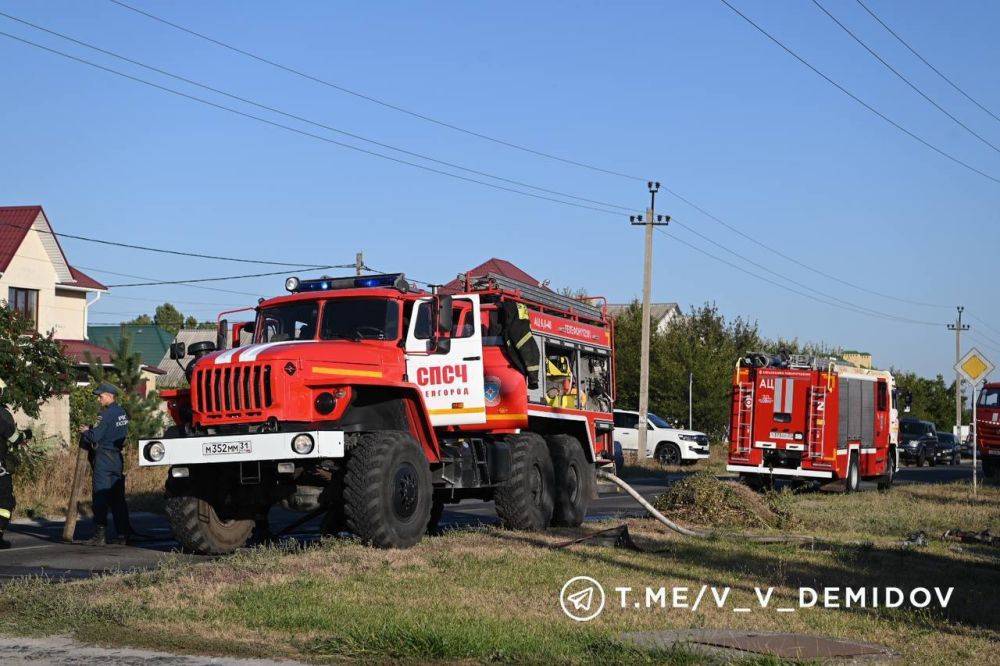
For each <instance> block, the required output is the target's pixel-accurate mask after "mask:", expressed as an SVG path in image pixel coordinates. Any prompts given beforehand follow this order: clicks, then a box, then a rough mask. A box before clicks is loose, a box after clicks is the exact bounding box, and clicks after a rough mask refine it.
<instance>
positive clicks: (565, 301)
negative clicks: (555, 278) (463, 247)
mask: <svg viewBox="0 0 1000 666" xmlns="http://www.w3.org/2000/svg"><path fill="white" fill-rule="evenodd" d="M489 283H493V284H495V285H496V286H497V287H499V288H500V289H503V290H504V291H520V292H521V293H522V294H524V297H525V298H527V299H528V300H530V301H534V302H536V303H540V304H541V305H545V306H548V307H550V308H554V309H556V310H568V311H570V312H574V313H576V314H578V315H582V316H584V317H587V318H589V319H596V320H598V321H601V320H603V319H604V311H603V309H602V308H599V307H597V306H596V305H591V304H590V303H586V302H584V301H581V300H578V299H576V298H573V297H572V296H563V295H562V294H557V293H556V292H554V291H552V290H551V289H546V288H545V287H539V286H537V285H532V284H528V283H527V282H521V281H520V280H515V279H513V278H509V277H506V276H504V275H498V274H496V273H487V274H486V275H484V276H481V277H478V278H474V279H473V282H472V284H473V286H474V287H475V288H478V289H483V288H487V285H488V284H489Z"/></svg>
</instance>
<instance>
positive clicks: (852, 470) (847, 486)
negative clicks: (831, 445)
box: [844, 453, 861, 493]
mask: <svg viewBox="0 0 1000 666" xmlns="http://www.w3.org/2000/svg"><path fill="white" fill-rule="evenodd" d="M860 489H861V461H860V460H859V456H858V454H857V453H851V458H850V460H849V461H848V463H847V477H846V478H845V479H844V492H845V493H856V492H858V491H859V490H860Z"/></svg>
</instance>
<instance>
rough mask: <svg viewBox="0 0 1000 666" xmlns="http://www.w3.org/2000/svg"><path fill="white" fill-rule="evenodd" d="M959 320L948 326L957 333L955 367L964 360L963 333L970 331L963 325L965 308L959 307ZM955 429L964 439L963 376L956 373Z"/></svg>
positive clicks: (957, 434)
mask: <svg viewBox="0 0 1000 666" xmlns="http://www.w3.org/2000/svg"><path fill="white" fill-rule="evenodd" d="M957 309H958V318H956V319H955V323H954V324H948V330H949V331H955V365H956V366H957V365H958V362H959V361H960V360H962V331H967V330H969V325H968V324H963V323H962V311H963V310H965V307H964V306H961V305H959V306H958V308H957ZM955 428H956V430H957V431H958V432H956V433H955V436H956V437H958V438H961V437H962V375H961V374H959V372H958V371H957V370H956V371H955Z"/></svg>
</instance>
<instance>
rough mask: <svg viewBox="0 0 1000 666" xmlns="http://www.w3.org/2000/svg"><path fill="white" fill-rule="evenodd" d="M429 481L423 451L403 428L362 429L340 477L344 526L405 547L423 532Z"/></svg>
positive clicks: (374, 541)
mask: <svg viewBox="0 0 1000 666" xmlns="http://www.w3.org/2000/svg"><path fill="white" fill-rule="evenodd" d="M432 494H433V485H432V481H431V470H430V466H429V465H428V463H427V457H426V456H425V455H424V452H423V450H421V448H420V445H419V444H417V441H416V440H415V439H414V438H413V436H412V435H410V433H408V432H403V431H399V430H383V431H379V432H373V433H366V434H364V435H362V436H361V437H360V438H359V439H358V441H357V443H356V444H355V445H354V446H352V447H351V449H350V451H349V452H348V457H347V474H346V475H345V477H344V513H345V516H346V518H347V528H348V529H349V530H350V531H351V532H353V533H354V534H355V535H357V536H358V537H360V538H361V540H362V541H364V542H365V543H368V544H371V545H373V546H376V547H378V548H409V547H410V546H413V545H415V544H416V543H417V542H418V541H420V539H421V537H423V535H424V532H425V531H426V530H427V521H428V519H429V518H430V513H431V501H432Z"/></svg>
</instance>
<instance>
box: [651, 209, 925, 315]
mask: <svg viewBox="0 0 1000 666" xmlns="http://www.w3.org/2000/svg"><path fill="white" fill-rule="evenodd" d="M671 222H672V223H676V224H677V225H678V226H680V227H681V228H682V229H684V230H685V231H687V232H688V233H692V234H694V235H695V236H698V237H699V238H701V239H702V240H704V241H707V242H708V243H711V244H712V245H714V246H715V247H717V248H719V249H721V250H724V251H726V252H728V253H729V254H731V255H733V256H734V257H736V258H737V259H741V260H742V261H744V262H746V263H748V264H750V265H752V266H756V267H757V268H759V269H761V270H764V271H768V272H769V273H771V274H772V275H774V276H776V277H779V278H781V279H782V280H785V281H787V282H795V280H793V279H792V278H790V277H788V276H787V275H782V274H781V273H778V272H777V271H775V270H774V269H772V268H769V267H768V266H765V265H763V264H761V263H758V262H756V261H754V260H752V259H749V258H748V257H746V256H744V255H742V254H740V253H739V252H736V251H735V250H732V249H730V248H728V247H726V246H725V245H723V244H722V243H719V242H717V241H715V240H714V239H712V238H710V237H709V236H706V235H705V234H703V233H701V232H699V231H697V230H695V229H692V228H691V227H689V226H687V225H685V224H682V223H681V222H679V221H678V220H677V219H676V218H672V219H671ZM675 238H676V237H675ZM795 284H797V285H798V286H800V287H802V288H803V289H808V290H809V291H811V292H813V293H816V294H819V295H820V296H823V297H824V298H828V299H830V300H832V301H836V302H838V303H842V304H843V305H846V306H849V307H851V308H855V309H857V310H863V311H865V312H867V313H869V314H871V315H875V316H878V317H884V318H891V319H899V320H905V321H909V322H913V323H922V324H931V323H933V322H926V321H921V320H916V319H910V318H908V317H902V316H899V315H892V314H889V313H885V312H879V311H878V310H873V309H871V308H867V307H864V306H863V305H858V304H857V303H854V302H852V301H847V300H844V299H842V298H839V297H837V296H834V295H833V294H829V293H827V292H824V291H820V290H819V289H816V288H815V287H809V286H806V285H804V284H801V283H799V282H795Z"/></svg>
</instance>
